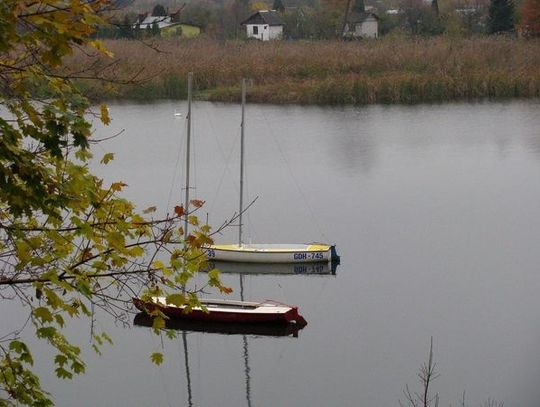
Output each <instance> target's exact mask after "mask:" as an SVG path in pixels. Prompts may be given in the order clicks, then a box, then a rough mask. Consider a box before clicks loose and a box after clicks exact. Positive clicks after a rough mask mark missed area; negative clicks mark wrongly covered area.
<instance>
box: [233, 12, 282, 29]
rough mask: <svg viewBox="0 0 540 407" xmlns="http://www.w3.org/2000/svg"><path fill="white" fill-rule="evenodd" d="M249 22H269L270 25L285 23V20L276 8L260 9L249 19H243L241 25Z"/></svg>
mask: <svg viewBox="0 0 540 407" xmlns="http://www.w3.org/2000/svg"><path fill="white" fill-rule="evenodd" d="M247 24H268V25H274V26H275V25H284V24H283V20H282V19H281V17H280V16H279V14H278V12H277V11H275V10H260V11H257V12H256V13H255V14H253V15H251V17H249V18H248V19H246V20H244V21H242V22H241V23H240V25H247Z"/></svg>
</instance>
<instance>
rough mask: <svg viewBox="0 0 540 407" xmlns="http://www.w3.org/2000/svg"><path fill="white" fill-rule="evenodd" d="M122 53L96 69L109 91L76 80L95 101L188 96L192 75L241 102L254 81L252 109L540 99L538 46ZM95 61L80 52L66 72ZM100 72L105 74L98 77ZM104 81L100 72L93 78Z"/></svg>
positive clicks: (207, 91)
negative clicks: (243, 83) (244, 83)
mask: <svg viewBox="0 0 540 407" xmlns="http://www.w3.org/2000/svg"><path fill="white" fill-rule="evenodd" d="M105 44H106V46H107V48H109V49H110V50H111V51H112V52H113V53H114V55H115V57H114V59H113V60H112V61H113V62H114V64H112V66H113V69H112V70H111V69H110V68H108V67H109V66H110V65H111V60H110V59H106V58H104V57H101V59H100V60H99V63H98V64H97V65H96V72H97V73H99V74H102V75H105V76H107V77H108V78H109V80H112V81H115V80H116V81H123V82H129V81H133V82H137V83H134V84H130V85H122V86H118V85H117V86H114V87H110V86H108V85H106V84H103V83H99V82H89V81H77V84H78V86H79V88H80V90H81V92H82V93H83V94H84V95H86V96H88V97H89V98H90V99H91V100H92V101H110V100H131V101H136V100H145V101H147V100H154V101H155V100H161V99H172V100H183V99H185V98H186V96H187V89H186V76H187V73H188V72H189V71H192V72H194V78H195V98H196V99H198V100H205V101H211V102H229V103H237V102H239V100H240V80H241V79H242V78H244V77H245V78H248V79H251V80H252V81H253V85H252V86H250V87H249V88H248V98H249V102H250V103H268V104H283V105H286V104H294V105H321V106H331V105H371V104H418V103H438V102H446V101H467V100H479V99H489V100H502V99H515V98H518V99H522V98H523V99H531V98H537V97H540V40H522V39H508V38H491V37H479V38H472V39H457V40H456V39H451V38H448V37H437V38H383V39H381V40H374V41H364V42H342V41H318V42H317V41H312V42H300V41H298V42H297V41H290V42H288V41H287V42H286V41H281V42H271V43H259V42H256V43H254V42H242V41H233V42H227V43H223V42H218V41H213V40H203V39H197V40H160V41H157V42H156V43H155V45H156V46H157V47H158V48H159V49H160V50H161V52H159V53H158V52H156V51H154V50H152V49H151V48H149V47H147V46H145V45H144V44H142V43H140V42H136V41H127V40H111V41H106V43H105ZM85 64H86V65H88V58H87V57H85V56H84V54H83V53H79V54H78V55H75V56H73V57H71V58H70V59H69V60H68V61H67V64H66V68H65V69H68V70H69V69H70V67H71V69H75V68H76V67H79V66H85ZM99 69H102V71H99ZM95 76H98V75H95Z"/></svg>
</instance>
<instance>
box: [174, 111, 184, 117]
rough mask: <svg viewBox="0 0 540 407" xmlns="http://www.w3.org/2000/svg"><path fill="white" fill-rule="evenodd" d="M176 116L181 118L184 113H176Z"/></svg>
mask: <svg viewBox="0 0 540 407" xmlns="http://www.w3.org/2000/svg"><path fill="white" fill-rule="evenodd" d="M174 115H175V116H176V117H180V116H182V113H180V112H174Z"/></svg>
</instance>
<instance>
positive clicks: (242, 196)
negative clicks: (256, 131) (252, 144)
mask: <svg viewBox="0 0 540 407" xmlns="http://www.w3.org/2000/svg"><path fill="white" fill-rule="evenodd" d="M245 107H246V80H245V79H242V122H241V123H240V208H239V210H238V215H239V218H238V221H239V227H238V246H242V212H243V210H244V127H245V121H244V119H245V115H244V111H245Z"/></svg>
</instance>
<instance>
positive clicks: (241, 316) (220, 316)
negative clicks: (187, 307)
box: [133, 298, 307, 325]
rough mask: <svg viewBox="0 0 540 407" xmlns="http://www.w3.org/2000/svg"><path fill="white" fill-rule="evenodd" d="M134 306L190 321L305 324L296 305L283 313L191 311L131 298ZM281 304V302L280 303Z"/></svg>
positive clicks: (145, 310)
mask: <svg viewBox="0 0 540 407" xmlns="http://www.w3.org/2000/svg"><path fill="white" fill-rule="evenodd" d="M133 303H134V304H135V306H136V307H137V308H138V309H139V310H141V311H144V312H151V311H153V310H154V309H156V308H158V309H159V310H160V311H161V312H163V314H165V315H166V316H168V317H169V318H174V319H185V320H190V321H202V322H204V321H206V322H225V323H246V324H254V323H282V324H288V323H297V324H301V325H306V324H307V322H306V320H305V319H304V318H303V317H302V316H301V315H299V314H298V308H297V307H290V306H287V307H288V308H289V310H288V311H286V312H283V313H256V312H253V313H245V312H235V311H233V310H231V311H215V310H211V309H209V310H208V312H205V311H203V310H200V309H194V310H192V311H191V312H184V309H183V308H178V307H175V306H168V305H162V304H157V303H155V302H153V301H143V300H141V299H139V298H133ZM280 305H281V304H280Z"/></svg>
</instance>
